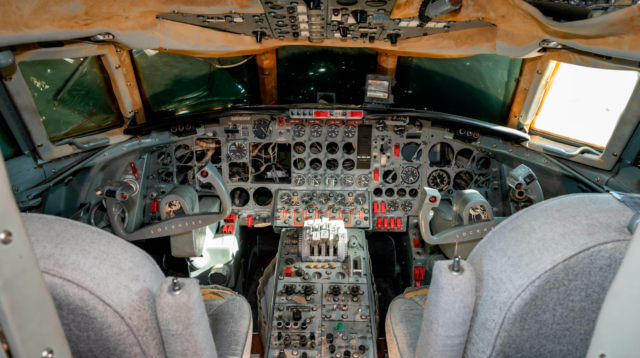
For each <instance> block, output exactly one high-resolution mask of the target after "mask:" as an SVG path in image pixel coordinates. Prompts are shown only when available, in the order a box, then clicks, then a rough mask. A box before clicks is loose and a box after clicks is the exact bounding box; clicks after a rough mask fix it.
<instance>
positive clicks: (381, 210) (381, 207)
mask: <svg viewBox="0 0 640 358" xmlns="http://www.w3.org/2000/svg"><path fill="white" fill-rule="evenodd" d="M380 212H381V213H383V214H386V212H387V206H386V205H385V203H384V201H383V202H381V203H380Z"/></svg>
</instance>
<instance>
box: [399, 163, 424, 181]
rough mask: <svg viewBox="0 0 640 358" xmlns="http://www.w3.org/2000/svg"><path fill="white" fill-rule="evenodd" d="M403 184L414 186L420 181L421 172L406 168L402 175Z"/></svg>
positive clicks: (414, 168)
mask: <svg viewBox="0 0 640 358" xmlns="http://www.w3.org/2000/svg"><path fill="white" fill-rule="evenodd" d="M400 177H401V178H402V182H403V183H405V184H413V183H415V182H417V181H418V179H420V171H419V170H418V168H416V167H405V168H404V169H402V173H401V174H400Z"/></svg>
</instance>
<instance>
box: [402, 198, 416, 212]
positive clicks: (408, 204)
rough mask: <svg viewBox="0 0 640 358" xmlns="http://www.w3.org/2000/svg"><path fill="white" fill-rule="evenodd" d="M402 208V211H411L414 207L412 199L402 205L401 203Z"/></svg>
mask: <svg viewBox="0 0 640 358" xmlns="http://www.w3.org/2000/svg"><path fill="white" fill-rule="evenodd" d="M401 209H402V211H404V212H405V213H408V212H410V211H411V209H413V204H411V202H410V201H408V200H407V201H403V202H402V205H401Z"/></svg>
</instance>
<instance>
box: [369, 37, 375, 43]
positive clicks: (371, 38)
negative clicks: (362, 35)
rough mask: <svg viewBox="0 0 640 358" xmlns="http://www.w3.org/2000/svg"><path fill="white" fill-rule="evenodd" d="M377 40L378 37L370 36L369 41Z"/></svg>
mask: <svg viewBox="0 0 640 358" xmlns="http://www.w3.org/2000/svg"><path fill="white" fill-rule="evenodd" d="M374 42H376V37H375V36H369V43H370V44H372V43H374Z"/></svg>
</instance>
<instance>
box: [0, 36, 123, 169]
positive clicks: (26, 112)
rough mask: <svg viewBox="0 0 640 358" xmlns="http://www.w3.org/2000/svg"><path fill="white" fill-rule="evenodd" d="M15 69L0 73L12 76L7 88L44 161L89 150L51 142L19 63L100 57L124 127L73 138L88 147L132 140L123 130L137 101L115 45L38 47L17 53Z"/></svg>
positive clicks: (6, 83) (12, 67)
mask: <svg viewBox="0 0 640 358" xmlns="http://www.w3.org/2000/svg"><path fill="white" fill-rule="evenodd" d="M14 55H15V58H16V60H15V66H10V67H8V68H5V69H3V70H2V71H1V73H2V77H3V78H5V77H7V76H11V78H12V80H11V81H9V82H6V81H5V86H6V88H7V91H8V92H9V95H10V97H11V99H12V100H13V103H14V105H15V107H16V108H17V110H18V113H19V114H20V117H21V119H22V122H23V124H24V126H25V127H26V129H27V130H28V132H29V134H30V136H31V140H32V141H33V143H34V147H35V149H36V151H37V152H38V155H39V156H40V158H42V159H43V160H51V159H55V158H59V157H63V156H67V155H71V154H75V153H78V152H82V151H84V150H88V149H80V148H77V147H76V146H74V145H70V144H64V145H60V146H56V145H54V144H53V143H51V141H50V140H49V136H48V135H47V132H46V130H45V128H44V125H43V124H42V121H41V120H40V114H39V112H38V109H37V108H36V104H35V102H34V101H33V97H32V94H31V91H29V88H28V86H27V83H26V81H25V79H24V76H23V74H22V72H21V71H20V66H19V64H20V62H22V61H34V60H35V61H37V60H58V59H64V58H77V57H89V56H91V57H94V56H96V57H100V60H101V61H102V64H103V65H104V67H105V69H106V71H107V74H108V75H109V79H110V81H111V86H112V90H113V92H114V94H115V96H116V100H117V102H118V107H119V110H120V112H121V115H122V117H123V119H124V123H123V125H122V126H120V127H117V128H113V127H111V128H107V129H102V130H98V131H96V132H95V133H94V134H85V135H82V136H77V137H72V138H73V139H75V140H76V141H78V142H79V143H81V144H87V143H89V142H91V141H93V140H96V139H99V138H108V139H109V143H108V144H109V145H110V144H115V143H119V142H122V141H124V140H126V139H128V138H129V136H128V135H124V134H123V131H124V129H125V127H126V125H127V122H128V121H129V119H130V118H131V117H132V116H133V115H134V114H135V110H134V103H135V101H134V99H133V98H132V96H131V93H130V91H129V88H128V86H127V80H126V78H125V74H124V70H123V68H122V64H121V62H120V60H119V58H118V56H117V53H116V48H115V46H114V45H113V44H101V45H97V44H86V43H79V44H67V45H65V46H64V47H55V48H37V49H34V50H24V51H20V50H19V51H16V52H15V53H14Z"/></svg>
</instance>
